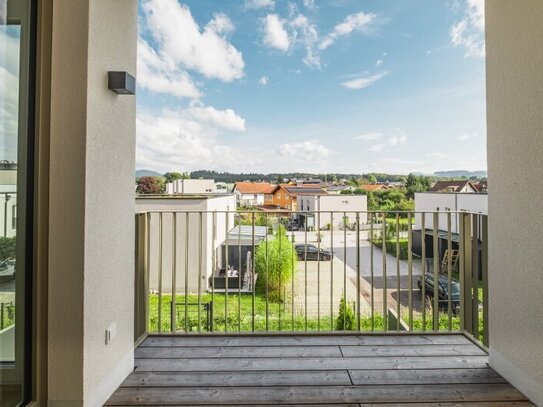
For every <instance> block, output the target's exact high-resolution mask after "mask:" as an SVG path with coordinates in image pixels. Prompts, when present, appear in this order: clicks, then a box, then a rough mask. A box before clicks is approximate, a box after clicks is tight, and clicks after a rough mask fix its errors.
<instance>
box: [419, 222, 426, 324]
mask: <svg viewBox="0 0 543 407" xmlns="http://www.w3.org/2000/svg"><path fill="white" fill-rule="evenodd" d="M420 219H421V232H420V233H421V235H420V236H421V241H420V243H421V252H422V253H421V254H422V258H421V267H422V270H421V281H422V285H421V290H422V291H421V301H422V331H423V332H425V331H426V212H422V213H421V218H420Z"/></svg>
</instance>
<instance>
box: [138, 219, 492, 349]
mask: <svg viewBox="0 0 543 407" xmlns="http://www.w3.org/2000/svg"><path fill="white" fill-rule="evenodd" d="M487 230H488V218H487V216H486V215H481V214H475V213H467V212H421V213H414V212H382V211H380V212H372V211H364V212H352V211H348V212H326V211H298V212H288V211H287V212H286V211H278V212H273V211H271V212H270V211H266V212H260V211H249V210H248V211H244V210H240V211H235V212H229V211H183V212H175V211H151V212H144V213H138V214H136V256H137V257H136V260H137V261H136V263H137V269H136V309H135V315H136V317H135V337H136V339H138V338H142V337H143V336H145V335H146V334H148V333H156V334H191V333H199V334H203V333H208V334H220V333H255V334H256V333H266V332H267V333H285V334H289V333H290V334H292V333H296V334H299V333H309V332H322V333H336V332H343V333H344V332H347V331H352V332H368V333H370V332H371V333H388V332H393V333H405V334H409V333H419V334H420V333H444V332H445V333H460V332H461V333H464V334H467V335H469V336H471V337H472V338H473V339H475V340H478V341H480V342H481V344H483V345H486V346H488V341H489V337H488V284H487V282H488V279H487V276H488V261H487V258H488V232H487ZM436 281H437V282H438V284H435V283H434V282H436Z"/></svg>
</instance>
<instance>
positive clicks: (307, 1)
mask: <svg viewBox="0 0 543 407" xmlns="http://www.w3.org/2000/svg"><path fill="white" fill-rule="evenodd" d="M304 6H305V7H307V8H308V9H310V10H312V9H314V8H315V0H304Z"/></svg>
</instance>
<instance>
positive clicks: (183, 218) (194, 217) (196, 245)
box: [136, 194, 236, 294]
mask: <svg viewBox="0 0 543 407" xmlns="http://www.w3.org/2000/svg"><path fill="white" fill-rule="evenodd" d="M147 211H155V212H156V213H152V214H151V215H150V216H151V224H150V237H151V241H150V270H149V280H150V281H149V289H151V290H156V291H158V290H159V270H160V263H159V259H160V258H161V259H162V292H163V293H171V292H172V287H173V250H174V245H173V232H174V231H173V226H174V218H173V215H172V212H178V213H177V219H176V221H175V222H176V245H175V253H176V266H175V272H176V274H175V275H176V281H175V283H176V284H175V286H176V293H177V294H182V293H184V292H185V271H186V270H188V273H187V275H186V277H187V280H188V284H187V287H188V290H189V292H192V293H197V292H198V288H199V285H198V283H199V277H200V276H201V281H200V284H201V285H200V289H201V290H202V292H205V291H206V289H207V287H208V279H209V277H210V276H211V274H212V272H213V270H214V267H213V251H214V250H215V253H216V254H218V248H219V247H220V245H221V244H222V243H223V242H224V241H225V240H226V236H227V229H231V228H232V227H234V214H235V212H236V198H235V196H234V195H231V194H228V195H223V194H221V195H218V196H213V197H200V198H198V197H194V198H189V197H184V198H171V199H167V198H156V199H153V198H145V197H142V198H137V199H136V212H147ZM198 211H202V217H201V222H202V223H201V225H200V214H199V213H198ZM214 211H216V212H217V213H215V214H214V213H213V212H214ZM226 211H232V212H231V213H228V215H227V214H226V213H225V212H226ZM158 212H162V255H161V256H159V253H160V250H159V236H160V232H159V227H160V214H159V213H158ZM187 217H188V226H189V227H188V251H187V246H186V243H187ZM214 218H215V219H214ZM227 218H228V223H227ZM227 226H228V227H227ZM213 227H215V234H214V233H213ZM214 236H215V239H213V237H214ZM200 244H201V249H200ZM200 250H201V254H202V262H201V267H202V268H201V273H200V260H199V254H200ZM187 253H188V258H187ZM187 259H188V269H187V268H186V261H187ZM217 259H218V257H217Z"/></svg>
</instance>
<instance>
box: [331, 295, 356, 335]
mask: <svg viewBox="0 0 543 407" xmlns="http://www.w3.org/2000/svg"><path fill="white" fill-rule="evenodd" d="M355 325H356V318H355V315H354V311H353V310H352V308H351V307H349V305H348V304H346V302H345V298H343V297H342V298H341V301H340V303H339V314H338V316H337V318H336V331H354V330H355V329H356V327H355Z"/></svg>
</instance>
